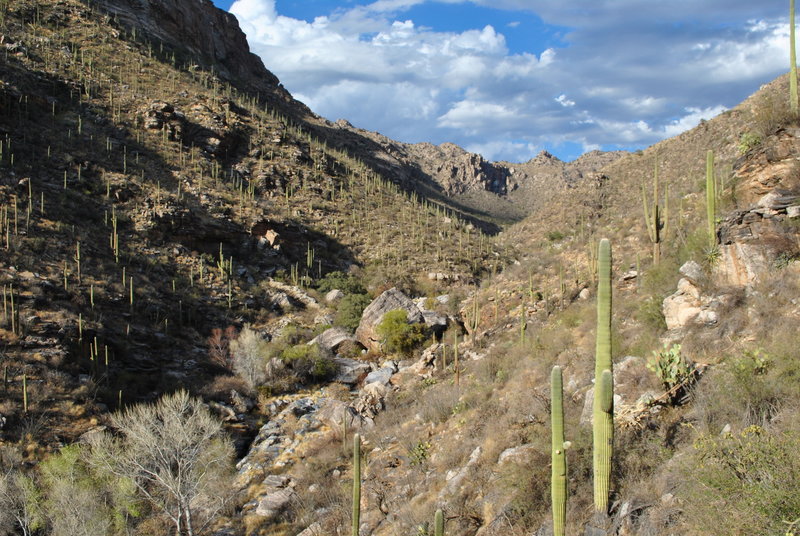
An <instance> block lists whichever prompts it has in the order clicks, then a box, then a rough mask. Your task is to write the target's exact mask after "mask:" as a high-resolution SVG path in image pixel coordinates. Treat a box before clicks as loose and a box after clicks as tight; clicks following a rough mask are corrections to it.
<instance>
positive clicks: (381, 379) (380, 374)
mask: <svg viewBox="0 0 800 536" xmlns="http://www.w3.org/2000/svg"><path fill="white" fill-rule="evenodd" d="M394 373H395V369H394V368H393V367H383V368H379V369H378V370H373V371H372V372H370V373H369V374H367V377H366V378H364V385H369V384H371V383H379V384H381V385H388V384H389V381H390V380H391V379H392V376H393V375H394Z"/></svg>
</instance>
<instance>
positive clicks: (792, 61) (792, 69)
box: [789, 0, 798, 115]
mask: <svg viewBox="0 0 800 536" xmlns="http://www.w3.org/2000/svg"><path fill="white" fill-rule="evenodd" d="M789 105H790V108H791V110H792V114H794V115H797V106H798V104H797V52H796V51H795V31H794V0H789Z"/></svg>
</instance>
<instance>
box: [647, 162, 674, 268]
mask: <svg viewBox="0 0 800 536" xmlns="http://www.w3.org/2000/svg"><path fill="white" fill-rule="evenodd" d="M642 205H643V207H644V221H645V226H646V227H647V235H648V236H649V237H650V242H652V243H653V264H654V265H658V263H659V261H660V260H661V243H662V242H663V241H664V235H666V234H667V232H668V230H669V227H668V225H669V189H668V188H667V187H665V193H664V210H663V212H662V210H661V207H660V206H659V204H658V154H656V161H655V165H654V170H653V201H652V204H651V203H650V202H649V199H648V198H647V191H646V190H645V187H644V180H642Z"/></svg>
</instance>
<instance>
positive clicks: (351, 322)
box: [333, 294, 372, 331]
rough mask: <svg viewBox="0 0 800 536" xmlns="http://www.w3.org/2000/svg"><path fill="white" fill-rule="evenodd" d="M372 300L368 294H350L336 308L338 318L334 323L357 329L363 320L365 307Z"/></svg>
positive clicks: (353, 329) (352, 329)
mask: <svg viewBox="0 0 800 536" xmlns="http://www.w3.org/2000/svg"><path fill="white" fill-rule="evenodd" d="M371 302H372V299H371V298H370V297H369V296H367V295H366V294H348V295H347V296H345V297H344V298H342V301H340V302H339V308H338V309H337V310H336V318H335V319H334V321H333V323H334V324H336V325H337V326H341V327H343V328H347V329H349V330H351V331H355V329H356V328H357V327H358V324H359V322H361V315H362V314H363V313H364V309H366V308H367V306H368V305H369V304H370V303H371Z"/></svg>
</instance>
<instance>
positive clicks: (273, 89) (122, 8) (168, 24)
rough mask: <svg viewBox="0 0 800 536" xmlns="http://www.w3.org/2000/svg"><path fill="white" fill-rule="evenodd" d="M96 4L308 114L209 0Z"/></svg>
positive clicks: (233, 23)
mask: <svg viewBox="0 0 800 536" xmlns="http://www.w3.org/2000/svg"><path fill="white" fill-rule="evenodd" d="M97 5H99V7H100V9H102V10H103V11H105V12H107V13H108V14H109V15H110V16H111V17H113V18H115V19H116V20H117V21H118V22H119V23H121V24H122V25H123V26H125V27H127V28H135V29H136V32H137V33H139V34H140V35H143V36H144V37H146V38H147V39H149V40H150V41H152V42H155V43H158V42H161V43H163V44H164V45H165V46H167V47H169V48H172V49H174V50H176V51H179V52H182V53H184V54H186V55H188V56H189V57H191V58H192V59H193V60H194V61H200V62H201V63H203V67H213V69H214V70H215V71H216V72H217V73H218V74H219V75H220V77H221V78H223V79H225V80H227V81H229V82H231V83H233V84H234V85H236V86H238V87H241V88H242V89H246V90H249V91H255V92H257V93H259V94H260V95H261V96H262V97H264V98H266V99H267V100H277V101H282V102H283V103H290V104H291V105H292V106H293V107H295V110H296V111H298V112H301V113H303V114H306V113H310V111H309V110H308V109H307V108H306V107H305V106H304V105H302V103H300V102H298V101H295V100H294V99H293V98H292V96H291V95H290V94H289V92H288V91H286V90H285V89H284V88H283V86H281V85H280V81H279V80H278V77H276V76H275V75H274V74H272V73H271V72H270V71H269V70H267V68H266V67H264V63H263V62H262V61H261V59H260V58H259V57H258V56H256V55H255V54H253V53H252V52H250V47H249V45H248V44H247V37H246V36H245V34H244V32H242V30H241V28H239V22H238V21H237V20H236V17H234V16H233V15H231V14H230V13H228V12H226V11H223V10H221V9H219V8H217V7H216V6H214V4H213V3H212V2H210V1H209V0H99V3H98V4H97Z"/></svg>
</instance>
